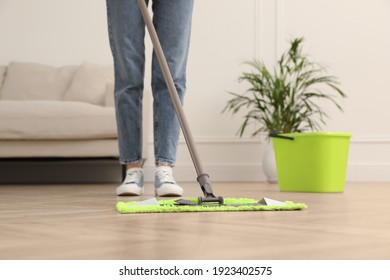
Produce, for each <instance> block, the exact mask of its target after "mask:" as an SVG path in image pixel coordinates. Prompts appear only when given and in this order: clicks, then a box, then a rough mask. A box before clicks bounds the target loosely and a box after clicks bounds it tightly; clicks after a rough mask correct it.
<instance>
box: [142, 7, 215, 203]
mask: <svg viewBox="0 0 390 280" xmlns="http://www.w3.org/2000/svg"><path fill="white" fill-rule="evenodd" d="M138 4H139V7H140V9H141V13H142V16H143V18H144V21H145V24H146V27H147V29H148V31H149V35H150V38H151V40H152V44H153V48H154V51H155V53H156V57H157V60H158V62H159V64H160V67H161V70H162V73H163V76H164V80H165V82H166V85H167V88H168V91H169V94H170V96H171V99H172V102H173V105H174V108H175V111H176V115H177V118H178V120H179V123H180V127H181V130H182V132H183V135H184V138H185V141H186V143H187V148H188V150H189V152H190V155H191V158H192V161H193V163H194V167H195V169H196V173H197V175H198V177H197V181H198V182H199V184H200V185H201V188H202V191H203V193H204V194H205V198H206V200H207V198H210V200H212V198H215V196H214V194H213V191H212V188H211V183H210V181H209V175H208V174H206V173H204V171H203V168H202V165H201V163H200V160H199V155H198V153H197V151H196V149H195V144H194V140H193V137H192V134H191V131H190V129H189V125H188V122H187V119H186V116H185V114H184V111H183V107H182V104H181V101H180V98H179V95H178V93H177V90H176V87H175V83H174V81H173V78H172V74H171V72H170V70H169V67H168V63H167V61H166V58H165V55H164V52H163V50H162V47H161V44H160V40H159V38H158V36H157V32H156V29H155V28H154V25H153V22H152V19H151V17H150V14H149V11H148V7H147V5H146V3H145V0H138ZM205 198H203V201H205Z"/></svg>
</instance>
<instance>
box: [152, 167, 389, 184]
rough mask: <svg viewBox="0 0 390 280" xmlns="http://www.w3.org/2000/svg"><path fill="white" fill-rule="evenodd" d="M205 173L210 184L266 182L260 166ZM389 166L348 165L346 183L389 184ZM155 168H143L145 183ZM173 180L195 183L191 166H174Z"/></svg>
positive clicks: (194, 175)
mask: <svg viewBox="0 0 390 280" xmlns="http://www.w3.org/2000/svg"><path fill="white" fill-rule="evenodd" d="M204 169H205V172H206V173H208V174H209V175H210V179H211V181H212V182H266V177H265V175H264V173H263V169H262V166H261V165H237V166H233V165H219V166H218V165H214V166H211V165H210V166H205V167H204ZM389 170H390V164H386V163H384V164H350V165H348V168H347V174H346V181H347V182H390V172H389ZM154 172H155V168H154V167H153V166H145V181H146V182H154ZM174 175H175V179H176V180H177V181H178V182H194V181H195V182H196V177H197V175H196V172H195V169H194V167H193V166H190V165H187V166H176V167H175V169H174Z"/></svg>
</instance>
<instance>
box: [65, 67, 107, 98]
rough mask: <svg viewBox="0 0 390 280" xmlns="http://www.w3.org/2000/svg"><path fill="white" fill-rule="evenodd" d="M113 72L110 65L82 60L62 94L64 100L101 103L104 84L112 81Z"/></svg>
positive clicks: (104, 89)
mask: <svg viewBox="0 0 390 280" xmlns="http://www.w3.org/2000/svg"><path fill="white" fill-rule="evenodd" d="M113 73H114V70H113V67H112V66H111V65H98V64H93V63H89V62H83V63H82V64H81V66H80V67H79V68H78V69H77V71H76V73H75V75H74V77H73V80H72V83H71V85H70V87H69V89H68V90H67V92H66V93H65V95H64V100H66V101H81V102H87V103H91V104H96V105H103V103H104V99H105V96H104V94H105V91H106V84H107V83H108V82H112V81H113V79H114V77H113V76H114V74H113Z"/></svg>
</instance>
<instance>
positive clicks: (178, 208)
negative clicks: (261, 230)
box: [116, 0, 307, 213]
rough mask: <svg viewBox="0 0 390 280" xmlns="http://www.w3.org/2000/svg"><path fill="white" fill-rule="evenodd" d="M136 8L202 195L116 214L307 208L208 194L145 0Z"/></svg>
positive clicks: (132, 206)
mask: <svg viewBox="0 0 390 280" xmlns="http://www.w3.org/2000/svg"><path fill="white" fill-rule="evenodd" d="M138 4H139V7H140V10H141V13H142V16H143V18H144V21H145V24H146V27H147V29H148V32H149V35H150V38H151V41H152V44H153V48H154V51H155V54H156V57H157V60H158V62H159V64H160V67H161V70H162V73H163V76H164V80H165V83H166V85H167V88H168V92H169V95H170V97H171V99H172V102H173V105H174V108H175V112H176V115H177V118H178V120H179V123H180V127H181V130H182V132H183V136H184V138H185V141H186V144H187V148H188V151H189V153H190V156H191V159H192V162H193V164H194V167H195V170H196V173H197V181H198V183H199V185H200V188H201V190H202V192H203V194H204V196H203V197H198V198H188V199H177V200H160V201H157V199H155V198H152V199H149V200H145V201H140V202H118V203H117V205H116V208H117V210H118V212H119V213H160V212H218V211H266V210H268V211H269V210H272V211H274V210H301V209H304V208H306V207H307V206H306V205H305V204H303V203H294V202H291V201H286V202H280V201H276V200H272V199H269V198H263V199H261V200H255V199H249V198H223V197H221V196H215V195H214V193H213V190H212V186H211V181H210V178H209V175H208V174H207V173H205V172H204V170H203V167H202V165H201V162H200V160H199V155H198V153H197V151H196V149H195V144H194V140H193V138H192V134H191V132H190V129H189V125H188V122H187V119H186V116H185V114H184V111H183V107H182V104H181V101H180V98H179V95H178V93H177V90H176V87H175V83H174V81H173V78H172V75H171V72H170V70H169V67H168V63H167V61H166V58H165V55H164V52H163V50H162V47H161V44H160V40H159V38H158V36H157V32H156V29H155V28H154V25H153V22H152V19H151V16H150V14H149V11H148V7H147V5H146V3H145V0H138Z"/></svg>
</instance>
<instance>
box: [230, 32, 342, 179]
mask: <svg viewBox="0 0 390 280" xmlns="http://www.w3.org/2000/svg"><path fill="white" fill-rule="evenodd" d="M303 40H304V39H303V38H296V39H293V40H292V41H291V42H290V47H289V49H288V50H287V51H286V52H284V53H283V54H282V55H281V57H280V59H279V60H278V62H277V64H276V66H275V67H274V69H273V71H270V70H269V69H268V68H267V67H266V66H265V64H264V62H262V61H260V60H258V59H254V60H252V61H250V62H247V63H246V64H248V65H249V66H250V67H251V69H252V71H251V72H243V73H242V75H241V76H240V78H239V82H247V83H248V84H249V88H248V89H247V90H246V91H245V92H244V93H241V94H238V93H233V92H230V94H232V95H233V98H232V99H230V100H229V101H228V102H227V104H226V106H225V108H224V110H223V112H230V113H232V114H235V113H237V112H239V111H241V110H245V115H244V121H243V123H242V124H241V126H240V127H239V130H238V135H239V136H240V137H241V136H242V135H243V134H244V132H245V130H246V129H247V128H248V126H249V125H252V124H253V123H255V124H256V126H251V127H252V128H254V131H253V132H252V135H253V136H254V135H257V134H259V133H266V134H267V135H269V134H270V133H291V132H305V131H318V130H320V129H321V127H322V125H324V124H325V119H326V118H327V117H328V115H327V114H326V112H325V111H324V110H323V109H322V108H321V106H320V104H319V103H320V102H322V101H323V100H325V101H330V102H331V103H333V104H334V105H335V106H336V107H337V108H338V109H340V110H341V111H342V107H341V106H340V104H339V103H338V100H337V98H339V97H342V98H344V97H346V95H345V93H344V92H343V91H342V90H341V89H340V88H339V82H338V80H337V78H336V77H335V76H331V75H328V74H327V71H326V68H325V67H323V66H321V65H320V64H318V63H315V62H312V61H311V60H310V59H309V57H308V56H307V55H305V54H303V52H302V42H303ZM267 139H268V136H267ZM267 158H268V160H271V161H275V159H274V154H273V150H272V151H271V150H270V151H268V153H267V152H266V153H265V155H264V160H263V167H264V171H265V173H266V175H268V176H276V167H275V163H274V162H273V163H272V162H271V165H272V164H273V166H274V167H271V168H270V167H269V166H267V164H266V162H267ZM264 161H265V162H264ZM272 170H274V171H272ZM270 172H273V173H274V174H267V173H270ZM268 180H269V181H271V182H272V181H274V180H275V178H268ZM276 180H277V179H276Z"/></svg>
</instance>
